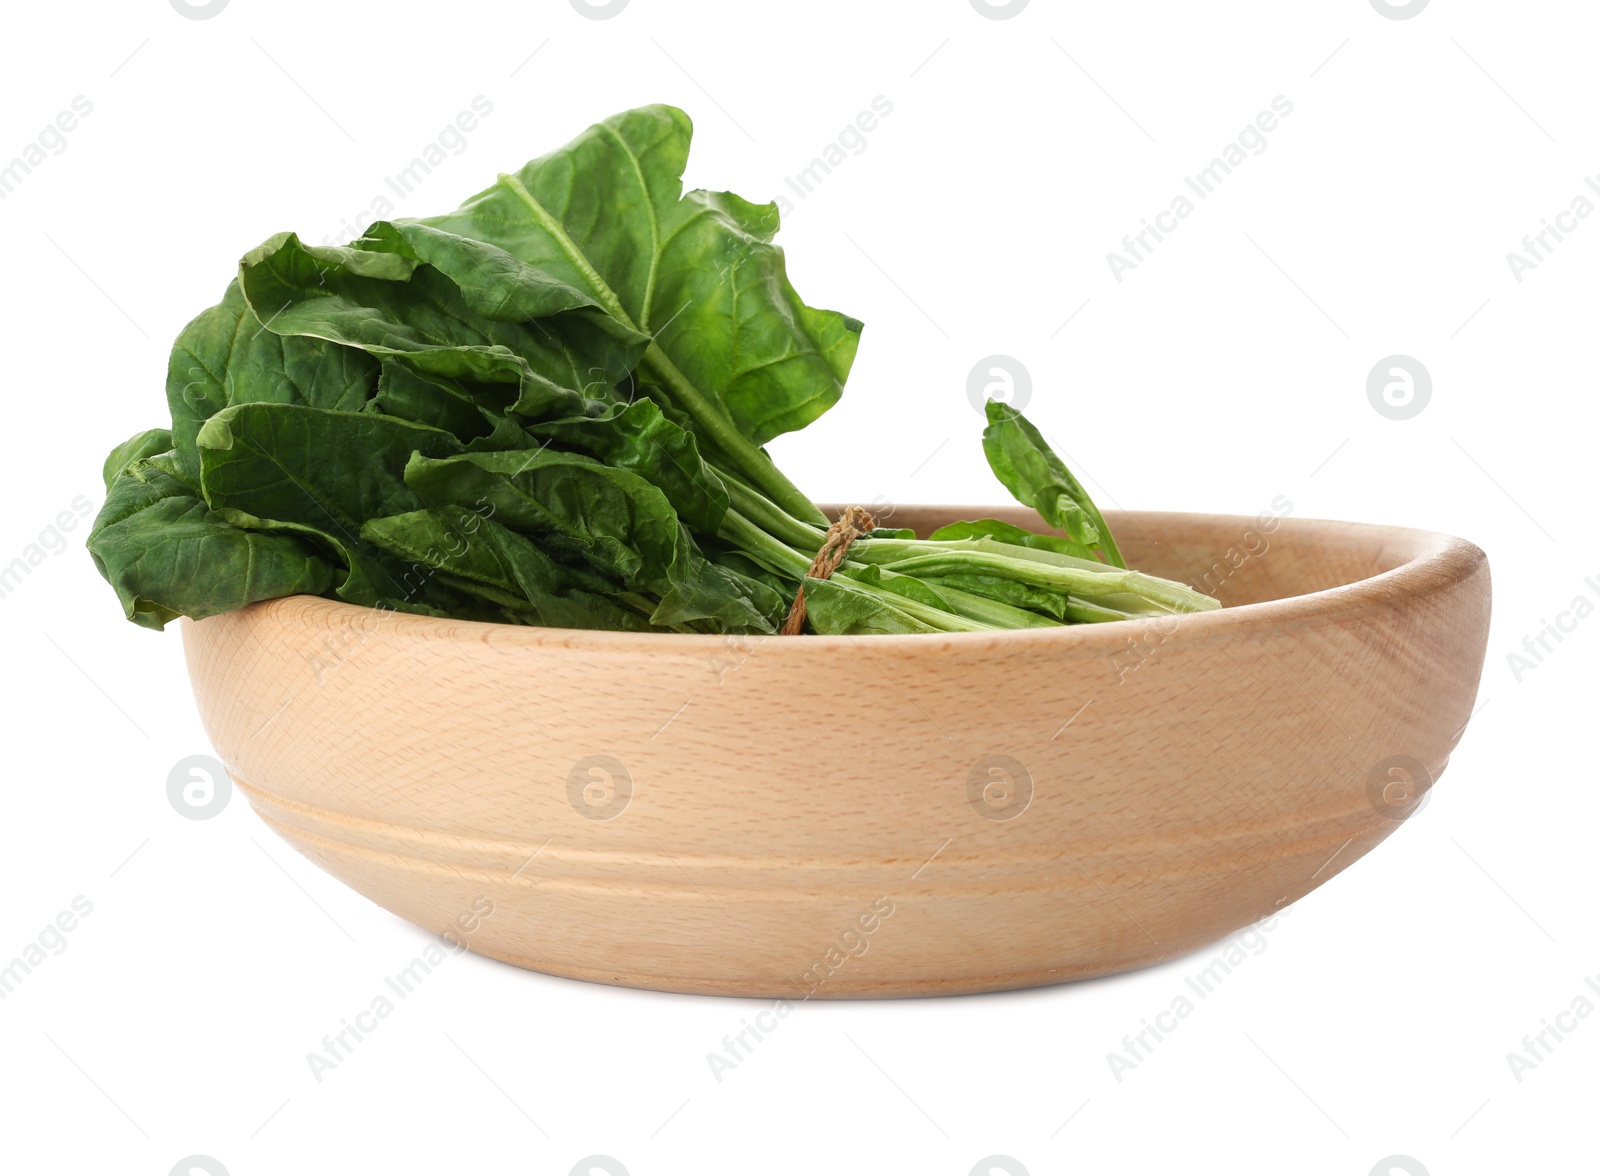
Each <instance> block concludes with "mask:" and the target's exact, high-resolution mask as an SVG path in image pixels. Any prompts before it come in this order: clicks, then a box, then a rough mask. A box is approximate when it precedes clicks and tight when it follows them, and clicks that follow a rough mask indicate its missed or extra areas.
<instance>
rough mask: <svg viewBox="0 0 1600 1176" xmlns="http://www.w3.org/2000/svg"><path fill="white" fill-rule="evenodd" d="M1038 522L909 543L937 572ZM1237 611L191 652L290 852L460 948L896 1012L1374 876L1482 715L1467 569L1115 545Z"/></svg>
mask: <svg viewBox="0 0 1600 1176" xmlns="http://www.w3.org/2000/svg"><path fill="white" fill-rule="evenodd" d="M996 515H998V516H999V517H1001V518H1003V519H1006V520H1007V521H1011V522H1015V523H1019V524H1024V525H1034V526H1037V525H1038V519H1037V518H1036V517H1034V516H1033V515H1032V513H1031V512H1028V511H1023V510H1019V509H1011V510H1005V509H998V510H997V509H995V508H991V507H983V508H976V507H969V508H956V507H915V508H907V507H902V508H901V509H900V510H899V512H898V513H897V514H896V515H895V516H894V519H893V523H894V525H896V526H911V527H914V528H916V529H917V530H918V531H919V533H926V530H927V529H929V528H931V527H933V526H936V525H938V524H940V523H942V522H946V521H949V520H951V519H956V518H971V517H982V516H996ZM1110 521H1111V523H1112V525H1113V527H1114V528H1115V529H1116V532H1117V534H1118V536H1119V538H1120V540H1121V542H1122V545H1123V548H1124V550H1125V551H1126V553H1127V555H1128V558H1129V562H1130V563H1131V564H1133V566H1135V567H1138V568H1140V569H1142V570H1145V571H1149V572H1154V573H1157V574H1160V575H1164V576H1168V577H1170V578H1173V579H1178V580H1183V581H1186V582H1188V583H1191V584H1194V585H1196V586H1199V587H1201V588H1203V589H1206V590H1209V591H1211V592H1213V593H1214V594H1216V595H1219V596H1220V597H1221V599H1222V600H1223V602H1224V603H1225V604H1226V605H1228V606H1229V607H1227V608H1225V609H1222V610H1219V611H1215V612H1210V613H1202V614H1194V615H1189V616H1183V617H1178V618H1171V619H1168V620H1166V621H1164V622H1161V623H1159V624H1158V623H1150V624H1146V623H1143V622H1131V621H1130V622H1119V623H1115V624H1100V625H1082V626H1073V627H1069V628H1061V629H1035V630H1030V631H1023V632H1006V633H996V634H987V633H982V634H956V635H951V636H906V637H868V638H851V637H790V638H784V637H766V638H722V637H711V636H705V637H702V636H692V635H685V636H680V635H674V634H659V635H658V634H647V635H639V634H621V633H603V632H588V631H575V630H561V629H537V628H522V627H517V626H511V625H486V624H477V623H471V622H458V621H441V620H435V619H430V618H423V617H417V616H409V615H399V614H394V613H386V612H380V611H376V610H370V609H363V608H356V607H352V606H350V605H345V604H339V603H336V602H333V601H328V600H322V599H317V598H312V597H295V598H290V599H286V600H278V601H273V602H270V603H266V604H260V605H255V606H253V607H250V608H246V609H244V610H242V611H239V612H236V613H230V614H228V615H225V616H219V617H213V618H211V619H209V620H206V621H201V622H199V623H185V626H184V638H185V647H186V650H187V655H188V661H189V672H190V674H191V676H192V678H193V681H194V686H195V694H196V697H197V699H198V701H199V706H200V712H201V715H202V717H203V718H204V721H205V725H206V729H207V731H209V732H210V735H211V738H212V741H213V742H214V744H215V746H216V749H217V752H218V754H219V755H220V756H221V758H222V759H223V761H224V762H225V763H226V765H227V767H228V770H229V771H230V773H231V774H232V776H233V779H234V781H235V782H236V783H237V785H238V787H239V789H240V790H241V791H242V792H243V794H244V795H245V796H246V797H248V798H249V800H250V803H251V804H252V805H253V806H254V807H255V809H256V811H257V812H258V813H259V814H260V815H261V817H262V819H263V820H265V821H266V823H267V824H268V825H270V826H271V827H272V828H273V829H274V830H275V831H276V832H277V833H278V834H279V835H280V836H282V837H283V838H284V840H286V841H288V842H289V843H290V844H291V845H293V846H294V847H295V848H296V849H298V850H299V851H300V852H301V853H303V854H305V855H306V856H307V857H309V858H310V859H311V860H312V861H314V862H316V863H317V864H318V865H320V866H321V867H322V868H324V869H325V870H327V871H328V872H329V873H331V874H333V875H334V876H335V877H338V878H340V879H343V880H344V881H345V882H346V883H348V884H349V885H350V886H352V887H354V888H355V889H356V890H358V891H360V892H361V893H362V894H364V895H366V896H367V897H368V898H370V899H372V900H373V901H374V902H376V903H378V904H380V905H381V906H383V907H386V908H387V909H389V910H391V911H393V912H395V913H396V914H398V915H400V916H401V917H403V918H406V919H409V920H410V921H412V922H413V923H416V924H417V925H419V926H421V927H424V928H426V929H428V930H430V931H434V932H439V933H443V934H446V935H447V936H448V938H449V939H450V940H451V942H452V943H453V944H455V945H456V946H457V947H460V946H462V945H464V946H467V947H470V948H471V950H473V951H476V952H481V953H482V954H484V955H487V956H492V957H494V958H496V959H500V960H505V961H507V962H509V963H513V964H516V965H518V966H520V967H524V968H532V969H535V970H537V971H541V972H549V973H553V974H556V975H561V976H572V977H578V978H581V979H585V980H598V981H602V982H604V983H608V984H622V985H630V986H634V987H640V988H655V989H665V990H670V991H677V992H698V993H721V994H728V995H739V996H763V997H788V998H790V999H800V998H802V997H806V996H816V997H856V996H918V995H932V994H946V993H961V992H983V991H989V990H995V989H1006V988H1018V987H1024V986H1028V985H1036V984H1050V983H1054V982H1057V981H1062V980H1073V979H1079V978H1083V977H1089V976H1099V975H1104V974H1106V973H1110V972H1119V971H1123V970H1125V969H1129V968H1136V967H1139V966H1141V965H1145V964H1150V963H1153V962H1155V961H1158V960H1161V959H1165V958H1167V957H1170V956H1175V955H1178V954H1181V953H1184V952H1187V951H1190V950H1192V949H1194V948H1196V947H1199V946H1200V945H1203V944H1205V943H1208V942H1210V941H1213V940H1216V939H1218V938H1220V937H1222V936H1224V935H1226V934H1228V933H1229V932H1231V931H1234V930H1235V929H1237V928H1240V927H1242V926H1245V925H1246V924H1249V923H1251V922H1254V921H1255V920H1257V919H1260V918H1262V917H1263V916H1265V915H1267V914H1270V913H1271V912H1273V911H1274V910H1276V909H1278V908H1280V907H1282V906H1284V905H1286V904H1288V903H1290V902H1293V901H1295V900H1296V899H1298V898H1299V897H1300V896H1301V895H1304V894H1306V893H1307V892H1308V891H1310V890H1312V889H1313V888H1315V887H1316V886H1319V885H1321V884H1322V883H1324V882H1326V881H1327V880H1328V879H1329V878H1331V877H1333V876H1334V875H1335V874H1337V873H1339V872H1340V871H1341V870H1343V869H1344V868H1345V867H1347V866H1349V865H1350V863H1352V862H1353V861H1355V860H1356V859H1357V858H1359V857H1360V856H1361V855H1362V854H1364V853H1366V852H1367V851H1368V850H1370V849H1371V848H1372V847H1373V846H1375V845H1377V844H1378V842H1380V841H1382V840H1383V839H1384V838H1385V837H1387V836H1388V835H1389V834H1390V833H1391V832H1392V831H1393V830H1394V829H1395V828H1396V826H1397V825H1398V823H1399V821H1400V820H1401V819H1403V818H1404V817H1405V816H1406V815H1408V814H1409V813H1410V812H1411V811H1414V808H1415V806H1416V804H1418V803H1420V799H1421V796H1422V794H1423V793H1424V792H1425V790H1426V789H1427V788H1428V787H1429V786H1430V785H1431V783H1432V781H1433V780H1435V779H1437V777H1438V775H1439V773H1440V771H1441V770H1442V769H1443V768H1444V765H1445V762H1446V759H1447V758H1448V756H1449V754H1450V751H1451V749H1452V748H1453V747H1454V746H1455V744H1456V741H1457V740H1458V739H1459V737H1460V735H1461V732H1462V730H1463V728H1464V726H1465V724H1466V722H1467V720H1468V717H1469V715H1470V714H1471V711H1472V706H1473V699H1474V695H1475V694H1476V691H1477V685H1478V676H1479V671H1480V670H1481V668H1482V664H1483V656H1484V645H1485V640H1486V637H1487V630H1488V625H1489V568H1488V564H1487V561H1486V559H1485V557H1484V554H1483V552H1481V551H1480V550H1478V548H1476V547H1474V546H1473V545H1472V544H1470V543H1467V542H1464V541H1462V540H1460V539H1455V538H1451V537H1449V536H1444V535H1436V534H1430V533H1427V532H1423V531H1414V530H1403V529H1399V528H1394V527H1378V526H1363V525H1356V524H1350V523H1338V522H1325V521H1314V520H1302V519H1292V518H1285V519H1281V520H1280V519H1277V518H1275V517H1273V516H1271V515H1268V516H1263V518H1262V519H1259V520H1258V519H1253V518H1248V517H1228V516H1213V515H1185V514H1155V513H1127V514H1120V515H1115V514H1114V515H1112V516H1111V519H1110Z"/></svg>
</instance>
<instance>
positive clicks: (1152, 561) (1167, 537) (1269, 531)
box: [824, 505, 1445, 607]
mask: <svg viewBox="0 0 1600 1176" xmlns="http://www.w3.org/2000/svg"><path fill="white" fill-rule="evenodd" d="M824 509H826V510H827V511H828V512H829V513H830V514H836V513H837V509H836V508H834V507H825V508H824ZM1291 509H1292V508H1291ZM980 510H981V515H980V516H979V517H990V518H996V519H1000V520H1001V521H1002V522H1008V523H1014V524H1016V525H1017V526H1022V527H1028V528H1030V529H1034V530H1043V529H1046V528H1044V524H1043V521H1042V520H1041V519H1040V518H1039V516H1038V515H1037V514H1035V513H1034V512H1033V511H1031V510H1027V509H1024V508H1021V507H1015V506H1008V507H993V508H980ZM1105 515H1106V521H1107V522H1108V523H1110V525H1111V528H1112V530H1113V532H1114V533H1115V534H1116V537H1117V543H1118V545H1119V546H1120V547H1121V548H1122V552H1123V555H1124V556H1125V557H1126V559H1127V561H1128V566H1129V567H1133V568H1137V569H1138V570H1140V571H1142V572H1148V573H1150V574H1151V575H1155V576H1164V577H1166V578H1167V579H1169V580H1178V581H1180V582H1182V583H1185V584H1189V585H1191V586H1193V587H1195V588H1198V589H1199V590H1200V591H1202V592H1206V593H1208V594H1210V595H1212V596H1215V597H1217V598H1218V599H1219V600H1221V601H1222V603H1223V604H1224V605H1227V606H1230V607H1231V606H1237V605H1242V604H1261V603H1263V602H1265V601H1270V600H1284V599H1287V598H1288V597H1292V596H1301V595H1304V594H1306V593H1309V592H1321V591H1324V590H1325V589H1329V588H1338V587H1341V586H1343V585H1346V584H1354V583H1357V582H1358V581H1361V580H1365V579H1367V578H1369V577H1371V576H1376V575H1379V574H1380V573H1383V572H1388V571H1392V570H1394V569H1395V568H1398V567H1401V566H1402V565H1404V564H1406V563H1407V562H1409V561H1411V560H1413V559H1417V558H1419V557H1421V556H1423V555H1426V554H1428V553H1430V552H1432V551H1435V550H1437V549H1438V548H1439V547H1440V541H1441V540H1442V539H1443V538H1445V537H1443V536H1439V535H1435V534H1432V533H1430V532H1426V531H1414V530H1408V529H1406V528H1399V527H1383V526H1375V525H1371V524H1364V523H1346V522H1337V521H1333V520H1328V519H1297V518H1294V517H1292V516H1290V515H1286V514H1282V515H1280V514H1275V513H1272V512H1271V511H1268V512H1265V513H1263V514H1261V515H1258V516H1256V517H1254V518H1251V517H1250V516H1247V515H1200V514H1182V513H1176V512H1159V511H1115V510H1108V511H1106V512H1105ZM971 517H974V508H972V507H953V506H921V505H918V506H901V507H898V508H896V509H895V510H894V512H893V513H892V514H891V515H888V516H886V517H880V523H881V524H882V525H884V526H895V527H910V528H911V529H912V530H914V531H916V533H917V534H918V535H922V536H926V535H927V534H928V533H929V532H931V531H933V530H936V529H937V528H939V527H941V526H943V525H945V524H946V523H949V522H951V521H953V520H955V519H962V518H971ZM1269 551H1270V552H1271V553H1272V558H1270V559H1267V558H1265V557H1266V555H1267V553H1268V552H1269Z"/></svg>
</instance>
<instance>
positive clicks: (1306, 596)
mask: <svg viewBox="0 0 1600 1176" xmlns="http://www.w3.org/2000/svg"><path fill="white" fill-rule="evenodd" d="M900 505H901V507H902V509H905V510H915V511H918V512H922V513H927V514H933V515H938V516H941V517H948V518H950V519H963V518H985V517H994V516H996V515H999V514H1002V513H1012V512H1015V511H1017V510H1018V509H1019V508H1017V507H1016V506H1014V505H1013V506H1010V507H997V506H995V505H993V504H990V505H986V506H985V505H978V506H974V505H965V506H947V505H943V504H937V503H934V504H924V503H902V504H900ZM843 509H844V507H843V506H835V505H831V504H823V505H822V510H824V511H825V512H826V513H827V514H828V515H829V516H830V517H832V516H834V515H836V514H838V513H839V512H840V511H841V510H843ZM1105 513H1106V517H1107V520H1108V521H1109V522H1111V523H1112V524H1113V527H1115V525H1116V523H1117V522H1118V520H1122V521H1124V522H1125V523H1126V522H1132V521H1135V520H1144V521H1147V522H1148V521H1153V522H1160V523H1163V524H1164V525H1172V524H1176V523H1181V522H1182V521H1183V520H1193V521H1195V522H1197V523H1203V524H1204V525H1206V526H1216V525H1217V524H1235V525H1237V528H1238V530H1239V532H1240V534H1241V535H1242V534H1243V532H1244V531H1246V530H1251V529H1256V530H1259V529H1261V527H1260V524H1259V522H1258V521H1257V517H1256V516H1254V515H1229V514H1212V513H1206V512H1185V511H1150V510H1127V511H1107V512H1105ZM1278 525H1279V527H1292V528H1294V529H1295V530H1303V529H1309V530H1311V531H1313V532H1315V531H1319V530H1325V531H1327V532H1328V533H1329V536H1330V537H1340V538H1346V539H1349V538H1355V537H1357V536H1360V535H1361V534H1363V533H1365V534H1366V535H1368V536H1369V537H1373V538H1379V537H1381V538H1382V539H1384V540H1385V541H1387V542H1388V543H1389V544H1390V545H1392V546H1393V547H1394V548H1395V549H1396V550H1397V551H1400V552H1403V553H1406V558H1405V559H1404V562H1402V563H1400V564H1397V565H1396V566H1395V567H1393V568H1390V569H1389V570H1388V571H1384V572H1379V573H1377V574H1376V575H1373V576H1368V577H1366V578H1364V579H1361V580H1356V581H1353V582H1351V583H1349V584H1341V585H1338V586H1335V587H1332V588H1324V589H1320V590H1318V591H1315V592H1307V593H1302V594H1299V595H1296V596H1288V597H1283V598H1281V599H1277V600H1267V601H1261V602H1258V603H1254V604H1239V605H1231V606H1227V607H1224V608H1220V609H1214V610H1212V611H1210V612H1203V613H1188V614H1178V615H1175V616H1173V617H1171V618H1170V620H1171V621H1173V622H1175V623H1176V624H1177V625H1178V626H1179V627H1180V629H1181V631H1182V632H1184V633H1186V634H1188V635H1190V636H1192V637H1196V638H1199V637H1204V636H1207V635H1211V634H1214V633H1216V632H1217V631H1218V630H1225V629H1229V628H1234V627H1239V626H1245V627H1252V628H1254V627H1259V626H1262V625H1276V624H1283V623H1291V622H1296V621H1304V620H1307V619H1310V618H1312V617H1317V616H1326V615H1329V614H1332V613H1335V612H1343V611H1347V610H1352V609H1361V608H1366V607H1376V606H1385V607H1395V606H1397V605H1400V604H1402V603H1405V602H1408V601H1412V600H1415V599H1418V598H1420V597H1424V596H1427V595H1429V594H1431V593H1433V592H1437V591H1440V590H1442V589H1445V588H1448V587H1450V586H1451V585H1454V584H1458V583H1460V582H1461V581H1463V580H1464V579H1466V578H1467V577H1468V576H1470V575H1471V574H1472V573H1473V572H1474V571H1475V570H1477V569H1478V568H1480V567H1482V566H1483V565H1484V564H1485V563H1486V562H1487V560H1488V557H1487V556H1486V555H1485V554H1484V552H1483V551H1482V549H1480V548H1479V547H1478V546H1477V545H1476V544H1474V543H1471V542H1469V541H1468V540H1466V539H1462V538H1460V537H1458V536H1455V535H1448V534H1444V533H1442V532H1438V531H1427V530H1422V529H1419V528H1414V527H1400V526H1389V525H1385V524H1380V523H1355V522H1345V521H1341V520H1337V519H1322V518H1298V517H1284V518H1280V519H1279V520H1278ZM1302 541H1305V540H1304V539H1303V540H1302ZM246 610H249V611H255V610H260V614H259V615H261V616H262V617H263V618H266V617H270V618H271V619H272V620H274V621H278V622H282V623H293V622H303V621H306V620H309V619H310V618H312V617H314V616H316V615H318V614H320V615H322V616H324V617H326V618H328V619H330V620H333V621H335V622H337V618H339V617H340V616H346V617H350V618H355V617H367V616H370V615H372V614H374V613H377V614H379V615H381V616H384V617H386V618H387V619H386V620H385V621H384V628H385V630H386V632H387V635H388V636H389V637H390V638H391V639H397V638H398V639H407V638H412V639H418V640H439V639H447V640H462V639H468V640H478V641H489V640H493V641H494V642H495V643H496V644H497V645H498V644H505V645H511V646H516V645H525V646H528V647H530V648H539V647H550V646H552V645H557V646H560V647H562V648H567V649H580V650H593V651H595V652H605V653H657V654H661V653H669V652H670V653H675V654H695V653H698V652H703V651H712V650H717V649H723V648H725V647H726V645H727V642H728V641H730V640H745V641H766V640H767V639H768V638H772V639H774V640H777V641H778V643H779V648H781V649H782V650H783V654H782V656H788V657H807V656H817V657H825V658H826V657H832V656H834V655H835V654H837V652H838V651H839V650H841V649H844V648H848V647H853V646H854V645H855V644H856V643H857V642H859V641H871V642H872V645H873V648H876V649H882V650H886V651H890V652H904V653H906V654H910V653H912V652H927V651H930V650H931V649H933V648H935V647H944V646H946V645H947V644H948V643H957V644H961V645H968V646H974V647H987V646H994V645H1004V646H1010V645H1035V644H1048V643H1057V644H1062V645H1068V646H1072V647H1076V646H1079V645H1086V646H1089V647H1090V648H1095V647H1097V646H1105V647H1107V648H1118V649H1120V648H1121V647H1122V646H1123V645H1124V643H1125V642H1126V640H1127V638H1126V632H1127V628H1128V626H1129V625H1134V626H1138V625H1139V624H1141V623H1142V622H1141V621H1139V620H1131V621H1105V622H1099V623H1096V624H1079V625H1062V626H1059V627H1054V628H1037V629H1006V630H1000V631H995V632H980V633H914V634H863V635H860V636H855V635H845V636H823V635H818V634H805V635H802V636H801V637H799V638H796V639H790V638H778V637H777V635H776V634H746V635H742V636H741V635H738V634H733V635H729V634H717V633H633V632H618V631H615V630H608V629H557V628H548V627H545V626H541V625H513V624H509V623H499V622H493V621H469V620H457V619H454V618H444V617H431V616H425V615H422V614H418V613H403V612H398V611H395V610H391V609H375V608H372V607H369V606H367V605H358V604H347V603H346V602H344V601H341V600H332V599H329V598H328V597H323V596H307V595H297V596H285V597H280V598H278V599H275V600H267V601H261V602H259V603H257V604H252V605H247V606H246ZM1177 631H1178V630H1174V631H1173V632H1174V633H1176V632H1177ZM767 652H770V651H767Z"/></svg>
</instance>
